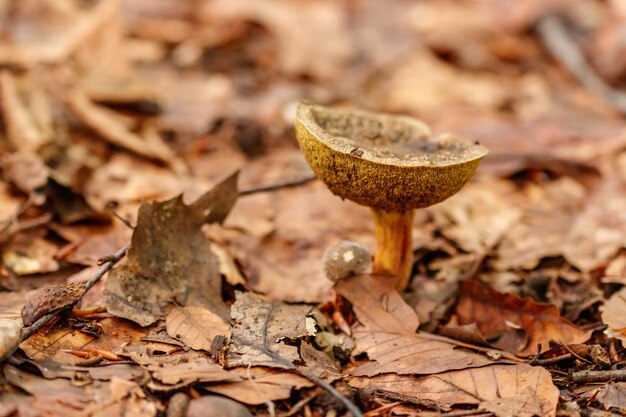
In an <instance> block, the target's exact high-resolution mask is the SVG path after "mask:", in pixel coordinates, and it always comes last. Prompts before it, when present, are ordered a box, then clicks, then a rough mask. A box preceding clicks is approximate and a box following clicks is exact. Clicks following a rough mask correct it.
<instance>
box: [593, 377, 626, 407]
mask: <svg viewBox="0 0 626 417" xmlns="http://www.w3.org/2000/svg"><path fill="white" fill-rule="evenodd" d="M595 398H596V400H597V401H598V402H599V403H600V404H602V406H604V409H605V410H611V409H615V410H616V411H620V412H622V413H623V412H624V410H626V382H613V381H609V382H607V383H606V384H605V385H604V386H602V387H601V388H600V389H599V390H598V393H597V395H596V397H595Z"/></svg>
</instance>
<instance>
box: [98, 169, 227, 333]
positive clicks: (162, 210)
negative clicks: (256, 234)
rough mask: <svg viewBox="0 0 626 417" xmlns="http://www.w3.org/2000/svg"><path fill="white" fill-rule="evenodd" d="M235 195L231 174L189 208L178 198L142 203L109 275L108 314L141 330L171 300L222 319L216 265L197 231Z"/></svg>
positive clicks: (218, 219) (222, 212)
mask: <svg viewBox="0 0 626 417" xmlns="http://www.w3.org/2000/svg"><path fill="white" fill-rule="evenodd" d="M237 196H238V192H237V174H234V175H231V176H230V177H228V178H227V179H226V180H224V181H223V182H221V183H220V184H218V185H217V186H216V187H215V188H213V189H212V190H210V191H208V192H207V193H205V194H204V195H203V196H201V197H200V198H199V199H198V200H196V202H194V203H193V204H192V205H189V206H187V205H185V204H184V203H183V201H182V197H178V198H175V199H172V200H168V201H165V202H161V203H152V204H143V205H142V206H141V208H140V210H139V216H138V220H137V226H136V227H135V229H134V231H133V237H132V242H131V246H130V249H129V251H128V255H127V258H126V261H125V263H124V264H122V265H121V266H118V267H117V268H115V269H113V270H112V271H111V272H110V273H109V277H108V280H107V282H106V287H105V293H104V297H105V298H104V304H105V305H106V307H107V310H108V311H109V312H110V313H112V314H114V315H117V316H119V317H124V318H127V319H130V320H133V321H135V322H136V323H139V324H140V325H142V326H147V325H149V324H152V323H154V322H155V321H156V320H158V319H159V317H161V316H163V315H164V314H165V309H166V308H167V307H168V306H169V305H170V304H172V303H173V302H176V303H177V304H179V305H183V306H196V307H205V308H208V309H210V310H211V311H212V312H214V313H216V314H217V315H219V316H220V317H222V318H224V319H227V318H228V308H227V307H226V305H225V304H224V301H223V299H222V291H221V278H220V275H219V262H218V259H217V257H216V256H215V255H214V254H213V252H212V251H211V243H210V242H209V241H208V240H207V239H206V238H205V236H204V234H203V233H202V230H201V228H202V225H204V224H206V223H215V222H221V221H223V220H224V218H226V216H227V215H228V212H229V211H230V209H231V208H232V206H233V205H234V204H235V201H236V199H237Z"/></svg>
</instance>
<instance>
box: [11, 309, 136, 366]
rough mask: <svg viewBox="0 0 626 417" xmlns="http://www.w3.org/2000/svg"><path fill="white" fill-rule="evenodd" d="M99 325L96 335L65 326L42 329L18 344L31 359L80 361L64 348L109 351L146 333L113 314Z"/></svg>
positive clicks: (71, 362) (132, 341)
mask: <svg viewBox="0 0 626 417" xmlns="http://www.w3.org/2000/svg"><path fill="white" fill-rule="evenodd" d="M99 327H100V329H101V331H102V336H101V337H99V338H96V337H95V336H93V335H88V334H86V333H83V332H81V331H75V330H71V329H67V328H55V329H53V330H51V331H48V332H44V331H42V332H39V333H36V334H34V335H32V336H31V337H30V338H28V339H27V340H25V341H24V342H22V343H21V344H20V348H21V349H22V350H23V351H24V353H26V355H27V356H28V357H29V358H30V359H33V360H37V361H40V360H44V359H50V358H53V359H54V360H55V361H57V362H59V363H63V364H69V365H73V364H76V363H77V362H78V363H80V360H79V358H77V357H76V356H74V355H71V354H69V353H67V352H66V351H67V350H85V349H89V348H96V349H100V350H104V351H111V350H113V349H114V348H116V347H118V346H120V345H122V344H124V343H131V344H132V343H135V342H137V341H139V340H140V339H141V337H143V336H144V335H145V334H146V333H145V331H143V330H142V329H140V328H138V327H137V326H134V325H133V324H131V323H129V322H127V321H124V320H120V319H115V318H112V319H111V318H109V319H104V320H101V321H100V322H99Z"/></svg>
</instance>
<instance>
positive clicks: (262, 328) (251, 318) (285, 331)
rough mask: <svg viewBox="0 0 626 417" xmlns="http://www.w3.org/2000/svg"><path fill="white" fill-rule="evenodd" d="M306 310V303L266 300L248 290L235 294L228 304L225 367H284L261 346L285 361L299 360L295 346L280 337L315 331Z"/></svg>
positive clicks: (307, 308)
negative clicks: (229, 336) (230, 326)
mask: <svg viewBox="0 0 626 417" xmlns="http://www.w3.org/2000/svg"><path fill="white" fill-rule="evenodd" d="M310 311H311V307H309V306H307V305H289V304H285V303H280V302H268V301H264V300H263V299H262V298H260V297H259V296H258V295H255V294H254V293H251V292H249V293H237V300H236V301H235V303H234V304H233V305H232V307H231V317H232V319H233V321H234V322H235V324H234V325H233V336H232V342H231V344H230V346H229V347H228V353H227V356H226V364H227V366H228V367H233V366H241V365H243V366H269V367H284V365H283V364H280V363H276V361H274V359H273V358H271V357H270V356H268V355H266V354H265V353H263V351H262V349H263V347H264V346H265V347H267V348H269V349H270V350H271V351H273V352H275V353H276V354H278V355H280V356H281V357H282V358H283V359H285V360H287V361H290V362H294V361H296V360H299V359H300V355H299V354H298V348H297V347H296V346H292V345H290V344H286V343H284V340H286V339H288V340H296V339H301V338H304V337H306V336H309V335H313V334H315V321H314V319H313V318H310V317H307V314H308V313H309V312H310ZM265 344H266V345H265Z"/></svg>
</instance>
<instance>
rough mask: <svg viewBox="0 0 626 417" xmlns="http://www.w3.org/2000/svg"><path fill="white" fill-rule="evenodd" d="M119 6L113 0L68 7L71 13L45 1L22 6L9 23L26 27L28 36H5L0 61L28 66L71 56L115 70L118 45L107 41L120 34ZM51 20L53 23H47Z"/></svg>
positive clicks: (118, 63)
mask: <svg viewBox="0 0 626 417" xmlns="http://www.w3.org/2000/svg"><path fill="white" fill-rule="evenodd" d="M119 6H120V2H119V1H117V0H115V1H104V2H98V3H97V4H95V6H93V5H92V6H90V7H84V8H78V9H74V8H73V7H71V6H70V7H69V8H70V9H73V10H72V12H71V13H67V12H68V10H67V9H66V8H60V9H61V10H62V11H61V10H59V9H56V8H54V7H46V4H41V5H40V7H34V8H25V10H24V11H25V13H23V14H17V15H16V16H15V17H14V19H15V22H13V24H15V25H17V24H18V23H19V24H22V25H26V26H27V27H29V29H30V30H31V31H30V32H29V36H17V37H15V38H13V39H11V37H9V39H10V40H11V42H2V43H0V62H2V63H4V64H7V65H17V66H25V67H32V66H36V64H39V63H41V64H46V63H49V64H54V63H60V62H62V61H65V60H67V59H68V58H69V57H70V56H72V55H75V56H76V58H77V60H78V61H79V62H80V63H81V64H82V65H83V66H85V67H93V66H96V65H97V66H98V68H100V67H102V68H100V70H103V71H104V70H105V69H106V70H108V71H111V70H112V67H116V68H115V69H118V68H117V67H119V66H120V65H123V63H120V62H119V61H120V55H121V54H119V50H115V48H114V47H115V46H118V47H119V45H115V44H113V45H110V44H111V43H112V42H113V43H115V41H116V40H118V39H119V38H120V36H121V33H120V31H119V26H118V25H117V24H116V23H117V20H119V9H120V7H119ZM42 19H43V20H45V22H46V23H48V24H44V22H42ZM51 21H54V22H55V24H49V22H51ZM111 38H113V39H111ZM107 41H108V43H109V45H108V46H109V47H110V48H111V46H112V47H113V48H112V49H113V51H111V50H109V51H108V52H109V53H108V54H107V53H105V52H107V51H106V50H105V46H107ZM111 41H112V42H111ZM95 46H96V47H95ZM94 49H95V50H96V51H95V52H96V53H94ZM81 58H82V59H81Z"/></svg>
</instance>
